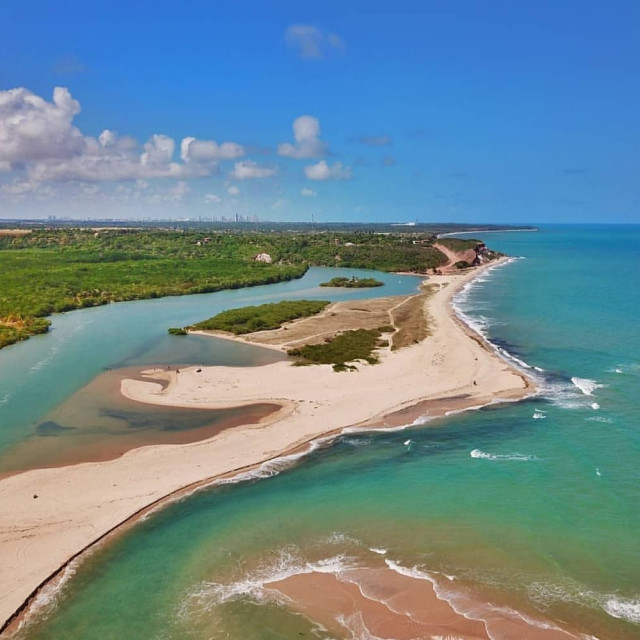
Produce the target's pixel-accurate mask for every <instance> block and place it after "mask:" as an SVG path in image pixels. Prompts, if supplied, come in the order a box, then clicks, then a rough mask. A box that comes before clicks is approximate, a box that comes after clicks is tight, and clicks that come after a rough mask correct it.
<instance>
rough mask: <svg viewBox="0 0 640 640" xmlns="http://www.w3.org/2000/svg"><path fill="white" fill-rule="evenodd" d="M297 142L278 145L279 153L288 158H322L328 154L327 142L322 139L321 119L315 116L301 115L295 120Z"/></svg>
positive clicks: (295, 138) (294, 136)
mask: <svg viewBox="0 0 640 640" xmlns="http://www.w3.org/2000/svg"><path fill="white" fill-rule="evenodd" d="M293 138H294V140H295V141H296V142H295V144H291V143H290V142H283V143H282V144H279V145H278V155H279V156H286V157H288V158H321V157H322V156H324V155H326V154H327V143H326V142H322V140H320V121H319V120H318V118H314V117H313V116H300V117H299V118H296V119H295V120H294V121H293Z"/></svg>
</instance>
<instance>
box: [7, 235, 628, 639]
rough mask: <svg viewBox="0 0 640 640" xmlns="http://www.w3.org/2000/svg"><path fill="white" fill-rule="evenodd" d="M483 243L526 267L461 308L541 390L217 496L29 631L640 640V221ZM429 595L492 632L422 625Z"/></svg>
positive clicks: (193, 499)
mask: <svg viewBox="0 0 640 640" xmlns="http://www.w3.org/2000/svg"><path fill="white" fill-rule="evenodd" d="M474 236H475V237H479V238H482V239H483V240H485V241H486V242H487V244H489V246H490V247H491V248H494V249H497V250H499V251H503V252H505V253H507V254H509V255H510V256H513V257H514V259H513V260H511V261H510V262H509V263H508V264H506V265H504V266H500V267H497V268H494V269H491V270H489V271H487V272H485V273H484V274H483V275H482V276H481V277H480V278H478V279H476V280H475V281H474V282H473V283H472V284H471V285H470V286H468V287H467V288H466V289H465V290H464V291H463V292H461V293H460V294H459V295H458V296H457V298H456V301H455V306H456V309H457V311H458V313H459V314H461V316H462V317H464V318H466V320H467V321H468V322H469V323H470V324H471V325H472V326H473V327H474V328H476V330H478V331H479V332H481V333H482V334H483V335H484V336H486V337H487V339H488V340H490V341H491V342H492V344H493V345H495V348H496V349H498V350H499V352H500V353H501V354H502V355H503V357H504V358H505V359H507V360H509V361H510V362H512V363H513V364H515V365H516V366H518V367H520V368H522V369H524V370H526V372H527V373H528V374H529V375H531V377H532V378H533V379H534V380H535V381H536V383H537V385H538V389H539V394H538V395H537V396H536V397H534V398H531V399H528V400H525V401H521V402H518V403H508V404H501V405H493V406H489V407H486V408H484V409H481V410H474V411H467V412H464V413H461V414H458V415H452V416H448V417H446V418H441V419H437V420H433V421H426V422H423V423H422V424H414V425H409V426H407V428H406V429H404V430H402V431H394V432H387V433H346V434H344V435H343V436H340V437H339V438H337V439H335V440H334V441H332V442H321V443H318V445H317V446H316V448H315V450H314V451H313V453H311V454H310V455H307V456H305V457H301V456H293V457H290V458H286V459H283V460H280V461H275V462H272V463H270V464H269V465H264V466H263V467H262V468H261V469H259V470H257V471H256V472H254V473H251V474H245V475H244V476H242V477H240V478H237V479H236V481H234V482H227V483H225V484H217V485H215V486H211V487H208V488H206V489H202V490H200V491H198V492H196V493H194V494H192V495H190V496H188V497H185V498H183V499H181V500H180V501H178V502H175V503H172V504H170V505H168V506H167V507H166V508H164V509H161V510H158V511H156V512H153V513H151V514H149V515H148V516H146V517H145V518H144V519H143V520H142V521H141V522H139V523H138V524H136V525H135V526H133V527H131V528H129V529H128V530H127V531H125V532H123V533H122V534H120V535H119V536H118V537H117V539H115V540H113V541H112V542H110V543H109V544H108V545H105V546H104V547H102V548H99V549H97V550H96V551H94V552H93V553H92V554H90V555H89V556H88V557H87V558H86V559H84V560H83V561H82V562H81V563H79V564H78V565H72V566H70V567H69V568H68V570H67V571H66V572H65V574H64V576H63V577H62V579H61V580H60V581H59V584H56V585H54V586H52V587H51V588H48V589H46V590H45V591H44V592H43V593H42V594H41V596H40V597H39V599H38V607H39V608H38V610H37V612H36V613H35V614H34V615H32V616H31V618H30V619H29V622H28V624H27V625H26V626H25V627H23V629H22V630H21V631H20V633H19V637H20V638H24V639H34V640H35V639H45V638H46V639H48V640H51V639H58V638H59V639H64V640H93V639H94V638H95V639H96V640H98V639H100V640H105V639H124V638H126V639H128V640H143V639H144V640H147V639H148V640H151V639H154V640H177V639H178V638H180V639H183V638H185V639H193V640H204V639H205V638H206V639H218V638H220V639H222V638H231V639H238V640H240V639H243V640H244V639H246V638H252V639H253V638H258V639H261V640H262V639H264V640H267V639H271V638H274V639H275V638H279V639H288V638H300V637H301V636H313V637H317V638H362V639H363V640H364V639H368V638H377V637H381V638H391V637H398V638H404V637H407V638H409V637H429V638H436V637H456V638H463V637H465V638H466V637H469V638H470V637H490V638H494V639H495V640H506V638H537V637H548V638H561V637H562V638H570V637H573V638H578V637H581V638H594V637H595V638H599V639H600V640H631V639H634V638H638V637H640V535H639V534H640V464H639V460H640V393H638V390H639V388H640V323H638V317H640V287H639V286H638V283H639V282H640V273H639V272H640V249H639V246H640V226H566V227H565V226H543V227H541V229H540V230H539V231H538V232H518V233H516V232H513V233H490V234H489V233H487V234H474ZM69 315H70V316H72V315H73V314H69ZM345 375H346V374H345ZM349 375H355V374H349ZM352 381H353V378H352V377H350V378H349V383H352ZM345 393H348V388H345ZM327 427H328V428H330V427H331V425H327ZM274 584H275V585H276V587H277V589H276V588H273V587H274ZM270 585H271V586H270ZM344 585H347V586H344ZM427 587H428V589H430V590H432V591H433V592H434V593H435V594H436V596H437V597H436V600H437V601H438V602H440V603H442V602H445V603H450V604H451V606H452V607H453V609H454V610H455V612H457V615H458V617H460V618H462V619H464V620H466V621H468V622H469V624H477V625H480V627H481V628H482V630H483V633H485V635H484V636H483V635H481V634H479V635H471V632H469V633H468V634H467V635H465V634H464V633H463V632H462V631H460V632H459V633H457V634H454V633H452V632H451V631H450V630H451V629H452V628H453V627H447V625H446V624H445V623H442V626H441V628H442V631H438V630H437V629H435V628H431V627H428V625H426V623H424V620H422V619H421V618H420V616H421V611H422V610H423V609H424V608H425V607H426V600H427V598H428V593H427V592H426V591H425V589H426V588H427ZM342 588H344V589H345V590H347V588H348V589H351V591H349V592H348V594H347V596H348V598H351V600H350V604H349V607H348V608H345V605H344V601H346V599H345V598H342V600H341V599H340V598H339V597H338V596H337V595H336V594H338V592H339V590H340V589H342ZM314 589H315V591H314ZM423 592H424V595H422V594H423ZM284 594H286V595H284ZM421 598H424V599H425V600H424V603H425V606H424V607H421V603H422V600H421ZM429 606H431V605H429ZM434 606H435V605H434ZM376 607H377V608H376ZM383 609H384V611H383ZM385 616H386V617H385ZM391 618H393V620H394V621H395V626H394V625H393V624H392V625H391V626H392V627H393V628H394V629H396V630H397V634H395V635H393V634H391V633H390V632H388V629H387V628H386V627H385V624H387V622H388V620H390V619H391ZM420 625H422V627H420ZM518 625H520V626H518ZM419 627H420V628H423V629H424V634H423V635H419V634H418V635H417V633H418V632H416V629H418V628H419ZM480 627H479V628H480ZM524 627H526V628H527V631H526V633H525V632H522V631H518V630H517V629H520V630H522V629H523V628H524ZM385 629H387V630H385ZM561 629H565V630H568V631H566V632H563V631H561Z"/></svg>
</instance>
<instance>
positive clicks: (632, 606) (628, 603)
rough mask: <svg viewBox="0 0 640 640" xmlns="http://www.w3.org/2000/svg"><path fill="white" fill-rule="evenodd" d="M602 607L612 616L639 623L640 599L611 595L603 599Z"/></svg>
mask: <svg viewBox="0 0 640 640" xmlns="http://www.w3.org/2000/svg"><path fill="white" fill-rule="evenodd" d="M602 608H603V609H604V610H605V611H606V612H607V613H608V614H609V615H610V616H613V617H614V618H621V619H623V620H628V621H629V622H634V623H636V624H640V600H631V599H629V598H619V597H617V596H611V597H610V598H609V599H608V600H606V601H605V603H604V604H603V605H602Z"/></svg>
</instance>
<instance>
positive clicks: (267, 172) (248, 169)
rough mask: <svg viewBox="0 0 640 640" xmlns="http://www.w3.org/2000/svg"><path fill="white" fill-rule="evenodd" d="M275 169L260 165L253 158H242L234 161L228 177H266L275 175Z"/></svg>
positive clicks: (248, 178) (239, 178)
mask: <svg viewBox="0 0 640 640" xmlns="http://www.w3.org/2000/svg"><path fill="white" fill-rule="evenodd" d="M275 173H276V170H275V169H271V168H269V167H262V166H260V165H259V164H258V163H257V162H253V160H243V161H242V162H236V163H235V165H234V166H233V171H232V172H231V174H230V177H231V178H233V179H234V180H251V179H253V178H268V177H270V176H273V175H275Z"/></svg>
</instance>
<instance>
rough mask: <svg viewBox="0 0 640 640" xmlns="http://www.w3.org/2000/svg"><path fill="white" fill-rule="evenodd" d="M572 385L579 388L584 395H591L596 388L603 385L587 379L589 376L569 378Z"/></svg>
mask: <svg viewBox="0 0 640 640" xmlns="http://www.w3.org/2000/svg"><path fill="white" fill-rule="evenodd" d="M571 382H573V384H574V386H575V387H577V388H578V389H580V391H582V393H583V394H584V395H585V396H592V395H593V392H594V391H595V390H596V389H601V388H602V387H604V386H605V385H603V384H598V383H597V382H596V381H595V380H589V378H578V377H577V376H576V377H573V378H571Z"/></svg>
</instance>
